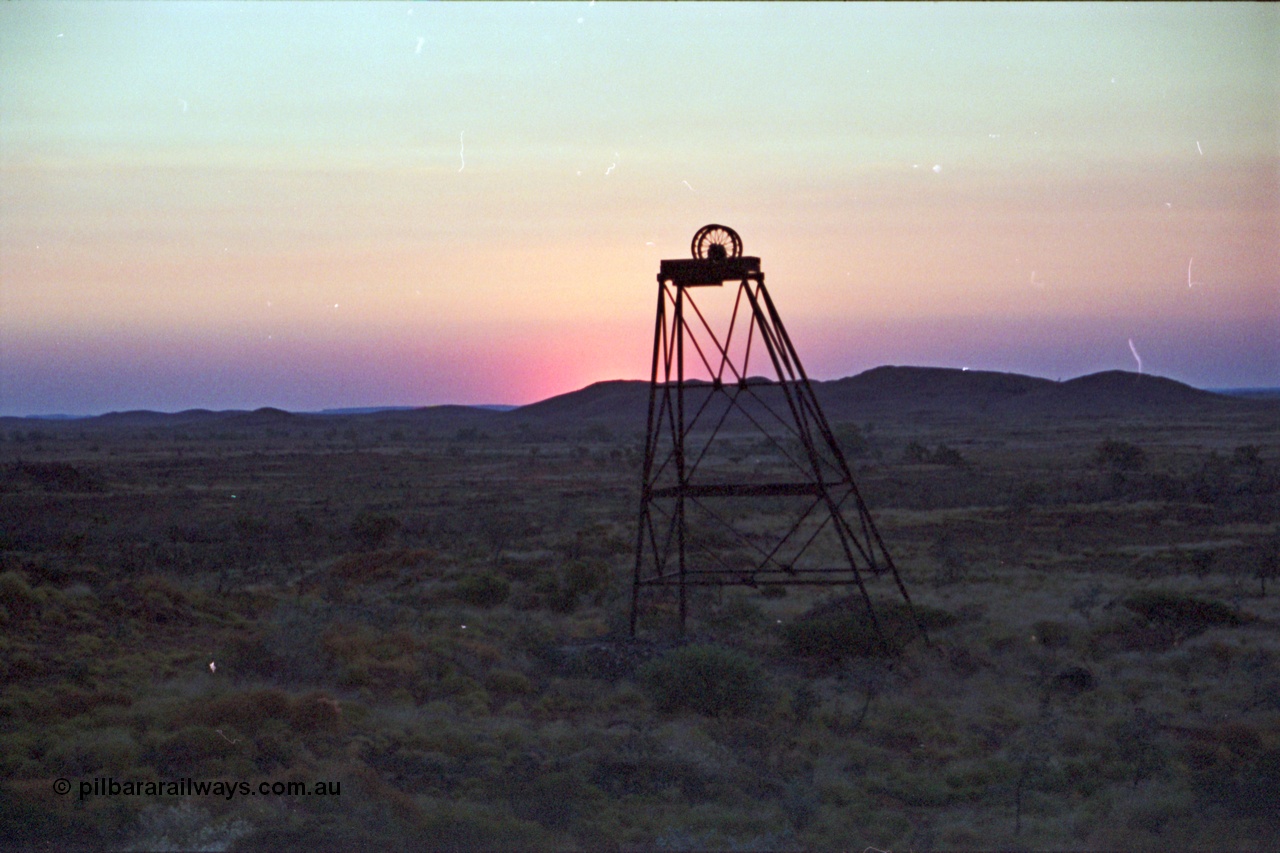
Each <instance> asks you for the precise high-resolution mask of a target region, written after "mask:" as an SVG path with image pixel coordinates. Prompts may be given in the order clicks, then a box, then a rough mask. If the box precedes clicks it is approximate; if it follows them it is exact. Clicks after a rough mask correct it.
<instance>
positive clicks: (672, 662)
mask: <svg viewBox="0 0 1280 853" xmlns="http://www.w3.org/2000/svg"><path fill="white" fill-rule="evenodd" d="M637 675H638V677H639V681H640V684H641V685H643V686H644V688H645V690H646V691H647V692H648V693H649V696H650V698H651V699H653V702H654V704H655V705H657V707H658V708H659V710H662V711H680V710H688V711H694V712H696V713H699V714H707V715H711V716H721V715H737V714H745V713H748V712H749V711H750V710H751V709H752V708H753V707H755V706H756V705H757V704H758V703H759V702H760V701H761V700H762V698H763V697H764V685H765V677H764V671H763V670H762V669H761V667H760V664H758V663H757V662H756V661H754V660H752V659H751V658H750V657H748V656H747V655H746V654H744V653H743V652H740V651H737V650H735V649H727V648H723V647H721V646H708V645H693V646H685V647H683V648H679V649H676V650H674V651H671V652H668V653H667V654H665V655H663V656H662V657H660V658H657V659H655V660H651V661H649V662H648V663H646V664H645V665H644V666H642V667H640V669H639V671H638V673H637Z"/></svg>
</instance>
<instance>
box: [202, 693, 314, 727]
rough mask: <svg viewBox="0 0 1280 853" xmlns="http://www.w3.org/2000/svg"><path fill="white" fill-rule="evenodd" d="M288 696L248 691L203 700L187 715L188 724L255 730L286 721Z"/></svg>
mask: <svg viewBox="0 0 1280 853" xmlns="http://www.w3.org/2000/svg"><path fill="white" fill-rule="evenodd" d="M290 704H291V702H290V698H289V694H287V693H285V692H284V691H282V690H275V689H267V690H248V691H245V692H242V693H230V694H227V695H225V696H219V697H217V698H215V699H213V700H205V701H201V702H200V703H199V704H197V705H195V706H193V707H192V708H191V710H190V711H189V713H188V714H187V717H186V719H187V721H189V722H192V723H199V724H202V725H206V726H211V727H213V726H219V725H231V726H235V727H236V728H238V729H240V730H241V731H253V730H255V729H257V728H259V727H260V726H262V725H263V724H265V723H266V722H268V721H269V720H287V719H288V717H289V710H290Z"/></svg>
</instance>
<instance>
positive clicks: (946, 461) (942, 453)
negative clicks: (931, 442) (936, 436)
mask: <svg viewBox="0 0 1280 853" xmlns="http://www.w3.org/2000/svg"><path fill="white" fill-rule="evenodd" d="M929 461H930V462H932V463H933V464H934V465H950V466H951V467H952V468H963V467H964V466H965V464H966V463H965V459H964V456H962V455H961V454H960V451H959V450H956V449H954V448H951V447H947V446H946V445H945V444H939V445H938V446H937V447H936V448H935V449H934V451H933V453H932V454H930V456H929Z"/></svg>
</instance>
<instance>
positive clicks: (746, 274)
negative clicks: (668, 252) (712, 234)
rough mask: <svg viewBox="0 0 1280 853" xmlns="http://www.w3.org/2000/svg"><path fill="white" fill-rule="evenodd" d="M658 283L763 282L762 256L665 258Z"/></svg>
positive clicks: (720, 283) (686, 284) (685, 284)
mask: <svg viewBox="0 0 1280 853" xmlns="http://www.w3.org/2000/svg"><path fill="white" fill-rule="evenodd" d="M658 270H659V271H658V283H659V284H662V283H663V282H671V283H672V284H674V285H676V286H677V287H707V286H711V285H722V284H724V283H725V282H726V281H747V280H748V279H750V280H752V281H760V280H762V279H763V278H764V274H763V273H762V272H760V259H759V258H681V259H679V260H673V261H663V262H662V263H661V265H660V266H659V267H658Z"/></svg>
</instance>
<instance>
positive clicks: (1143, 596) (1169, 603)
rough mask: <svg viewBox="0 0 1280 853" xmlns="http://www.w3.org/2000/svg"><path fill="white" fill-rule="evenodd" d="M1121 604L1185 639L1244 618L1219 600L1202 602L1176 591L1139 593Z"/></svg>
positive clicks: (1243, 620)
mask: <svg viewBox="0 0 1280 853" xmlns="http://www.w3.org/2000/svg"><path fill="white" fill-rule="evenodd" d="M1121 603H1122V604H1123V605H1124V606H1125V608H1127V609H1128V610H1131V611H1133V612H1134V613H1136V614H1138V615H1139V616H1141V617H1143V618H1144V619H1146V620H1147V621H1148V622H1154V623H1158V624H1161V625H1166V626H1168V627H1170V628H1172V629H1174V630H1176V631H1178V632H1179V633H1180V634H1181V635H1182V636H1183V637H1184V638H1185V637H1191V636H1195V635H1196V634H1200V633H1203V632H1204V631H1207V630H1208V629H1210V628H1213V627H1217V626H1225V627H1235V626H1238V625H1243V624H1244V623H1245V621H1246V620H1245V617H1244V616H1243V615H1242V614H1241V613H1240V611H1238V610H1236V609H1235V608H1232V607H1229V606H1227V605H1225V604H1223V603H1222V602H1220V601H1205V600H1203V599H1199V598H1193V597H1191V596H1189V595H1183V594H1181V593H1176V592H1161V591H1154V590H1153V591H1150V592H1140V593H1137V594H1136V595H1131V596H1129V597H1128V598H1126V599H1125V600H1124V601H1123V602H1121Z"/></svg>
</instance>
